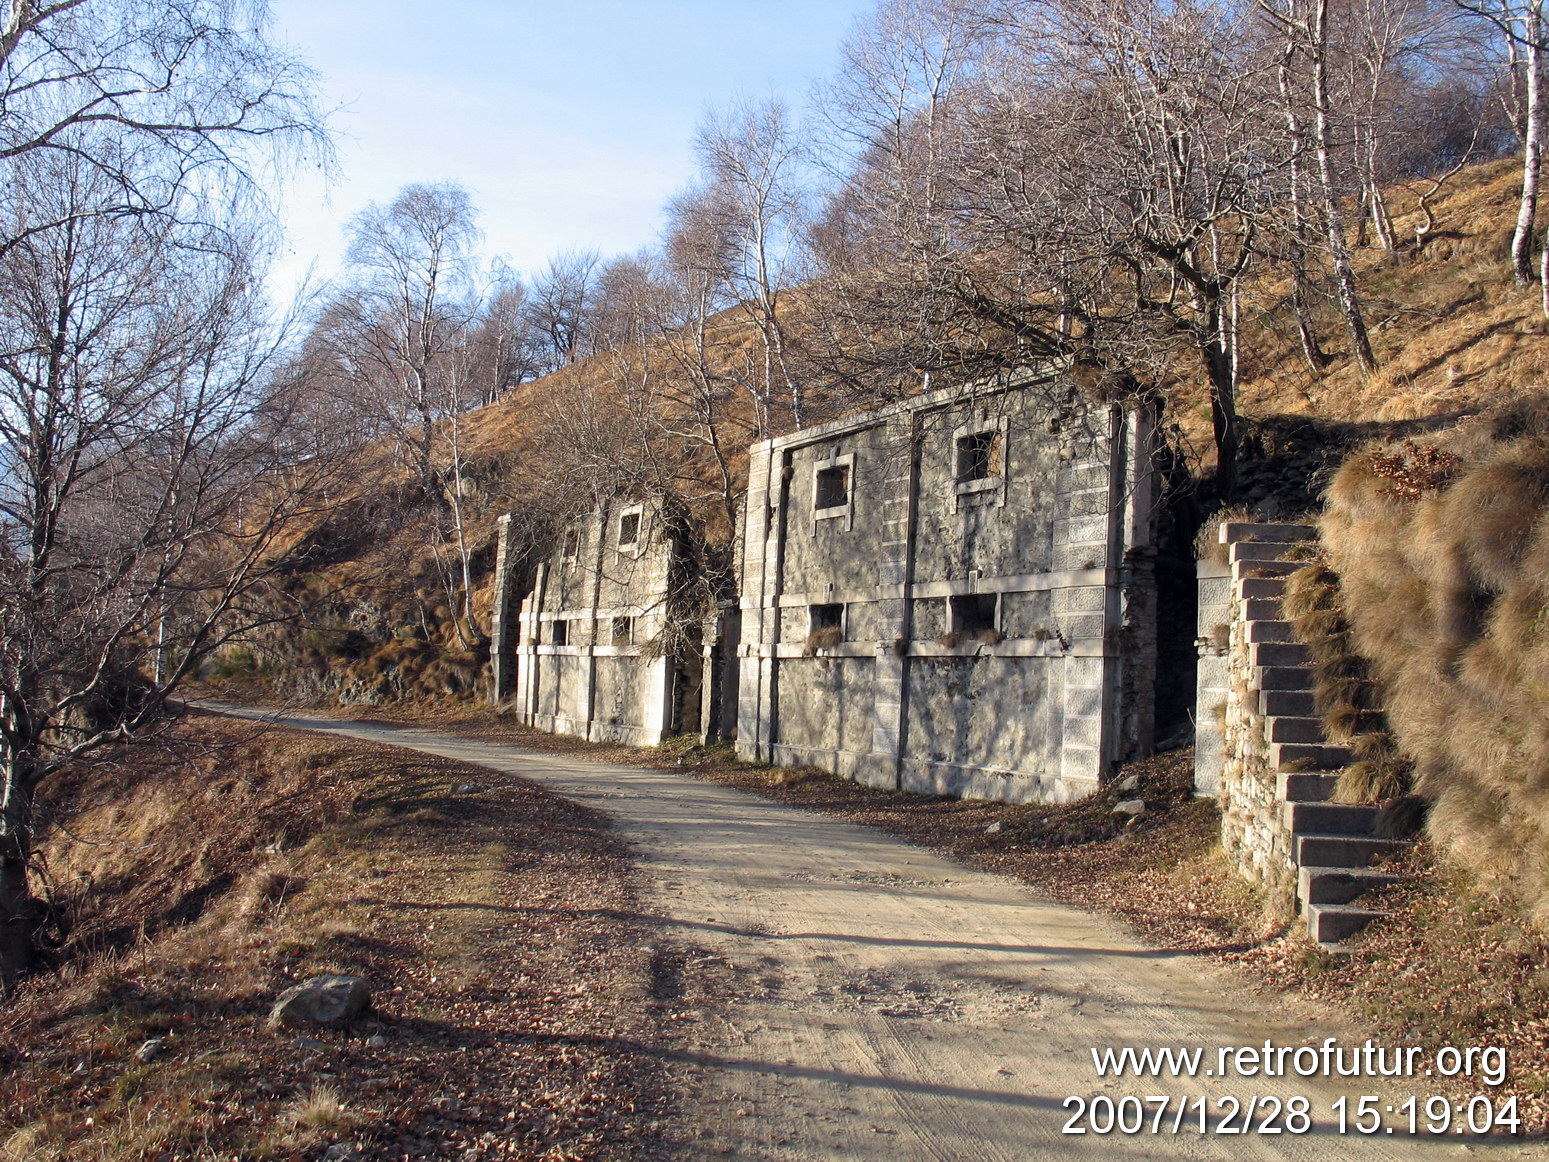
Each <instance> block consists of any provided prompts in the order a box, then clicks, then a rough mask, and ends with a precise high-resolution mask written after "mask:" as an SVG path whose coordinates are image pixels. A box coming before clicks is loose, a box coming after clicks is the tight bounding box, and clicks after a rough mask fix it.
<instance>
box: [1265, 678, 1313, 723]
mask: <svg viewBox="0 0 1549 1162" xmlns="http://www.w3.org/2000/svg"><path fill="white" fill-rule="evenodd" d="M1308 673H1311V671H1308ZM1259 713H1260V714H1262V715H1263V716H1264V717H1265V718H1277V717H1280V716H1281V715H1288V716H1291V717H1295V718H1316V717H1317V714H1318V706H1317V699H1316V698H1314V697H1313V696H1312V691H1311V690H1264V689H1260V690H1259Z"/></svg>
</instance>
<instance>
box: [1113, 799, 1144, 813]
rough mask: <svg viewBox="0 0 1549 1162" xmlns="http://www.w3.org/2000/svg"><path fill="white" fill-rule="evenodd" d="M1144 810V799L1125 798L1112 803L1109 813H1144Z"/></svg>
mask: <svg viewBox="0 0 1549 1162" xmlns="http://www.w3.org/2000/svg"><path fill="white" fill-rule="evenodd" d="M1145 811H1146V801H1145V800H1144V799H1125V800H1124V801H1123V802H1122V803H1116V804H1115V805H1114V808H1113V811H1112V812H1110V814H1113V815H1144V814H1145Z"/></svg>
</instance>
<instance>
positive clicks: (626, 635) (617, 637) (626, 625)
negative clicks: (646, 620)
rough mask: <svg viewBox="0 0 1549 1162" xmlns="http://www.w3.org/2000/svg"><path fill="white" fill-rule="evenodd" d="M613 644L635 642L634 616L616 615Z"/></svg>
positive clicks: (628, 644) (619, 644) (622, 644)
mask: <svg viewBox="0 0 1549 1162" xmlns="http://www.w3.org/2000/svg"><path fill="white" fill-rule="evenodd" d="M613 644H614V645H616V646H631V645H634V644H635V619H634V618H632V617H615V618H614V619H613Z"/></svg>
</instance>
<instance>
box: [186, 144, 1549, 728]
mask: <svg viewBox="0 0 1549 1162" xmlns="http://www.w3.org/2000/svg"><path fill="white" fill-rule="evenodd" d="M1519 182H1520V167H1519V165H1518V164H1517V163H1516V162H1514V161H1513V160H1511V159H1505V160H1501V161H1496V162H1490V163H1487V164H1484V165H1479V166H1475V167H1472V168H1470V169H1466V170H1464V171H1462V172H1460V173H1459V174H1457V175H1455V176H1454V177H1453V178H1452V179H1451V180H1450V181H1449V182H1447V184H1446V185H1445V186H1444V187H1443V188H1442V189H1441V190H1440V191H1439V192H1436V193H1434V194H1433V195H1432V196H1431V197H1430V198H1429V204H1430V210H1431V214H1432V215H1433V218H1434V223H1435V225H1434V227H1433V228H1432V229H1431V230H1430V232H1429V233H1428V235H1427V236H1426V241H1425V245H1424V246H1423V248H1421V249H1420V250H1418V252H1417V251H1416V249H1415V247H1414V245H1413V238H1414V234H1415V229H1416V226H1417V225H1418V224H1419V223H1421V222H1422V220H1423V219H1422V216H1421V214H1420V212H1419V211H1418V209H1417V208H1416V205H1417V201H1418V197H1419V195H1420V194H1421V193H1423V192H1427V191H1429V190H1430V188H1431V186H1432V185H1433V183H1431V182H1429V181H1423V180H1422V181H1415V182H1411V183H1408V184H1407V185H1404V186H1401V187H1399V188H1396V189H1393V190H1391V191H1389V197H1390V201H1391V204H1392V207H1393V210H1394V213H1395V223H1396V228H1397V233H1398V237H1399V238H1400V240H1401V242H1403V243H1404V246H1403V247H1402V248H1401V249H1400V250H1398V251H1396V252H1383V251H1380V250H1377V249H1374V248H1370V247H1368V248H1362V249H1359V250H1357V251H1356V258H1357V262H1358V274H1359V276H1360V280H1361V282H1360V285H1361V288H1362V293H1363V294H1364V296H1365V298H1366V305H1367V311H1368V317H1369V322H1370V326H1371V331H1372V336H1373V342H1374V346H1375V349H1376V352H1377V355H1378V358H1379V367H1378V370H1377V371H1376V372H1375V373H1374V374H1373V375H1371V376H1369V377H1363V376H1362V374H1361V372H1360V369H1359V367H1358V366H1357V365H1356V364H1355V362H1354V360H1353V359H1351V358H1350V357H1349V356H1348V354H1347V353H1346V352H1344V351H1343V350H1342V348H1341V346H1340V342H1341V339H1340V331H1339V327H1338V319H1337V316H1336V314H1335V310H1334V307H1333V305H1332V303H1331V302H1325V303H1323V304H1321V306H1320V307H1319V308H1318V309H1317V312H1316V315H1317V322H1318V324H1319V330H1320V339H1321V341H1322V343H1323V346H1324V349H1325V351H1326V353H1327V354H1328V355H1329V357H1330V361H1329V363H1328V365H1327V366H1325V367H1322V368H1317V369H1315V368H1313V367H1312V366H1311V365H1309V363H1308V362H1307V361H1306V360H1305V359H1304V358H1303V357H1302V356H1301V354H1300V352H1299V349H1298V346H1297V339H1296V329H1295V325H1294V322H1293V320H1292V316H1291V313H1290V309H1289V306H1288V305H1287V296H1288V288H1287V286H1286V285H1285V283H1284V282H1283V281H1280V280H1276V279H1265V278H1259V279H1249V280H1247V281H1246V283H1245V288H1246V290H1245V293H1244V295H1243V299H1242V302H1241V304H1240V320H1241V323H1240V325H1241V336H1240V343H1239V352H1240V354H1239V381H1240V382H1239V411H1240V415H1241V420H1242V425H1243V431H1244V439H1243V457H1242V463H1241V483H1240V488H1239V494H1238V497H1237V501H1238V503H1239V504H1241V505H1243V506H1245V507H1246V508H1248V509H1249V510H1252V511H1256V512H1258V513H1260V514H1261V515H1264V516H1268V517H1272V518H1273V517H1285V516H1292V515H1296V514H1298V513H1302V512H1305V511H1307V510H1308V509H1310V508H1312V507H1313V506H1314V505H1315V503H1316V501H1317V497H1318V495H1319V493H1320V491H1321V488H1322V487H1323V485H1324V483H1325V482H1326V480H1327V478H1328V475H1329V473H1330V472H1331V471H1332V469H1333V468H1334V467H1335V466H1336V465H1337V464H1338V462H1339V461H1340V460H1341V459H1342V458H1343V456H1344V455H1345V453H1346V452H1347V451H1348V450H1349V449H1350V448H1351V447H1352V446H1353V445H1355V444H1356V443H1359V442H1361V441H1364V440H1367V439H1370V438H1373V437H1376V436H1379V435H1384V434H1400V433H1412V432H1417V431H1424V430H1429V429H1434V428H1436V427H1438V426H1444V425H1446V424H1449V423H1452V422H1454V421H1456V420H1457V419H1458V418H1460V417H1462V416H1465V415H1469V414H1472V413H1474V412H1477V411H1479V410H1481V409H1482V408H1484V407H1487V406H1489V405H1491V404H1493V403H1497V402H1500V401H1502V400H1504V399H1510V398H1514V397H1516V396H1518V395H1520V394H1522V393H1524V392H1526V391H1528V390H1529V389H1531V388H1532V387H1533V386H1535V385H1537V384H1538V383H1540V382H1542V380H1543V378H1544V375H1545V370H1546V357H1545V353H1544V350H1543V345H1542V342H1541V340H1542V338H1543V336H1544V333H1545V324H1544V320H1543V317H1542V314H1541V311H1540V309H1539V305H1538V292H1537V289H1536V288H1529V289H1527V290H1519V289H1518V288H1516V287H1514V286H1513V284H1512V281H1511V276H1510V271H1509V268H1508V265H1507V262H1506V249H1507V242H1508V240H1509V237H1510V228H1511V222H1512V220H1513V216H1514V214H1515V208H1516V193H1517V188H1518V183H1519ZM788 301H790V303H791V305H790V306H789V307H788V309H789V311H790V312H791V319H792V320H793V322H792V324H791V331H792V341H793V345H796V346H799V344H800V341H801V325H800V324H801V319H802V317H803V312H804V310H805V309H806V308H805V306H804V304H803V300H802V294H801V292H797V293H795V294H794V295H792V296H790V297H789V300H788ZM753 346H754V344H753V336H752V334H751V327H750V324H748V323H747V321H746V320H745V319H741V318H739V317H738V316H737V315H736V314H735V312H728V313H727V314H725V315H722V316H720V317H718V318H717V319H716V320H715V321H714V326H712V327H711V328H709V329H708V330H707V332H706V335H705V337H704V340H703V342H702V343H701V342H699V341H698V340H697V337H694V336H686V335H684V336H669V337H667V338H664V339H661V340H658V341H657V342H656V343H655V344H654V345H651V346H648V347H645V348H640V347H629V348H622V349H619V350H616V351H609V352H604V353H602V354H600V355H594V356H591V357H589V358H587V359H583V360H581V361H579V362H577V363H576V364H574V365H572V366H570V367H567V368H565V369H564V370H562V371H560V372H558V373H556V374H554V375H550V376H548V377H545V378H543V379H540V380H538V381H536V382H533V383H530V384H526V385H523V386H522V387H520V388H518V389H516V390H514V391H513V392H511V393H510V394H509V395H507V396H506V397H505V398H503V399H501V400H499V401H498V402H496V403H494V404H492V405H490V406H487V407H484V408H481V409H479V410H477V411H473V412H470V413H468V414H466V415H465V416H463V417H461V418H460V420H459V421H458V422H457V424H456V427H455V430H454V429H453V427H452V425H450V424H449V423H447V422H443V424H442V434H443V439H444V440H445V441H446V442H447V443H448V445H451V444H452V443H453V442H454V437H455V446H456V451H457V455H458V457H459V466H458V467H459V478H460V480H461V485H460V488H461V496H460V498H459V500H458V504H457V506H456V511H455V513H454V512H449V510H448V507H447V504H446V502H445V501H444V500H443V501H440V502H438V501H435V500H429V499H427V498H425V497H424V496H422V495H419V494H418V493H416V491H415V490H414V489H413V488H411V487H409V477H408V473H407V472H406V471H405V470H404V469H402V468H401V467H400V466H399V465H398V464H397V463H396V462H395V460H394V459H393V456H392V454H391V449H390V448H388V447H385V446H380V445H377V446H372V447H369V448H367V449H366V450H365V451H364V452H363V453H360V454H358V456H357V460H356V464H355V466H354V468H353V469H352V470H351V473H350V475H351V477H352V478H353V480H354V484H353V485H352V487H351V488H350V489H349V490H347V492H346V493H345V494H343V495H341V496H339V497H338V498H337V500H336V503H335V505H334V507H333V510H332V515H331V517H330V519H328V520H327V521H326V522H325V523H324V524H322V525H320V526H318V527H316V528H315V529H314V530H313V531H312V532H311V533H310V534H309V535H307V536H306V537H305V538H303V540H302V541H301V543H300V544H299V545H298V547H297V551H296V552H295V554H294V555H295V561H296V564H295V567H294V570H293V580H292V593H293V596H295V597H296V598H297V599H299V600H300V601H302V602H303V603H305V604H306V606H307V608H308V622H307V626H306V628H305V629H304V630H302V631H301V632H299V633H294V632H289V631H287V632H284V633H280V634H275V635H271V636H270V637H268V638H267V639H265V640H262V641H259V642H256V643H254V649H255V650H256V654H255V653H250V652H244V651H241V650H239V651H237V652H236V653H235V654H234V655H233V656H232V657H231V658H230V659H229V660H228V663H227V664H225V665H223V667H222V668H221V672H220V673H219V674H217V675H216V676H217V677H220V678H225V679H234V678H235V679H244V678H255V677H256V678H261V679H270V680H272V683H273V685H274V686H275V687H276V688H277V689H278V691H279V692H280V693H282V694H284V695H286V696H288V697H292V698H298V699H300V700H302V701H306V702H312V703H316V702H320V701H330V700H334V699H337V698H342V699H344V700H346V701H349V702H380V701H383V700H395V699H400V698H410V699H415V698H441V697H457V698H463V697H474V698H477V697H479V696H480V694H481V692H482V688H483V682H484V675H485V666H486V662H487V643H486V642H485V640H484V634H485V632H486V631H487V628H488V615H489V609H490V600H491V570H492V568H493V563H494V544H495V522H496V520H497V518H498V517H499V516H500V515H502V514H503V513H506V512H512V513H515V514H516V525H517V531H518V537H519V548H521V549H523V550H524V551H525V552H527V553H533V554H541V553H542V552H544V551H546V549H547V547H548V545H549V544H550V543H551V541H550V538H551V537H552V535H553V528H554V526H555V522H556V521H559V520H563V519H565V518H567V517H569V516H572V515H575V514H578V513H582V512H586V511H589V510H590V509H591V508H592V507H593V506H595V504H596V503H598V501H599V499H600V498H602V497H604V496H607V495H610V494H619V493H629V492H636V493H638V492H640V491H649V490H666V491H668V492H670V493H672V494H675V495H678V496H680V497H681V498H682V499H683V500H684V503H685V504H686V505H687V506H688V507H689V509H690V511H691V512H692V514H693V516H694V519H695V520H696V521H697V522H698V524H699V525H700V527H701V528H702V529H703V535H704V537H705V538H706V539H707V540H708V541H710V542H712V543H721V544H724V543H726V542H727V541H728V540H729V539H730V537H731V536H732V534H733V527H732V526H733V516H732V513H733V512H734V511H735V506H736V503H737V501H738V499H739V498H740V495H741V491H742V488H743V486H744V481H743V476H744V474H745V470H746V458H745V451H746V447H747V445H748V443H749V441H750V440H751V439H752V438H753V436H754V435H755V434H756V425H755V424H754V422H753V418H752V416H751V415H750V411H749V407H750V405H749V403H748V398H747V396H746V393H745V392H742V393H741V394H739V390H738V389H737V388H736V384H737V383H738V382H739V381H740V380H739V377H740V376H742V372H743V370H745V365H746V363H747V361H748V360H749V359H751V358H752V353H753ZM1173 374H1174V376H1175V380H1174V382H1173V383H1172V385H1171V386H1170V387H1169V388H1168V402H1167V405H1166V407H1167V412H1166V417H1165V431H1166V437H1167V441H1168V445H1169V447H1170V449H1171V452H1172V465H1173V467H1172V470H1171V471H1170V474H1169V481H1168V484H1169V500H1170V507H1169V511H1170V513H1171V527H1170V530H1169V534H1168V535H1169V537H1170V540H1169V544H1168V546H1164V549H1166V548H1168V547H1170V548H1171V552H1170V553H1167V552H1164V557H1168V556H1170V557H1171V559H1172V560H1173V561H1174V563H1175V565H1174V567H1182V566H1183V565H1186V564H1187V551H1186V548H1185V546H1186V545H1187V544H1188V542H1189V541H1190V540H1191V538H1192V536H1193V532H1194V530H1195V528H1197V527H1198V525H1199V523H1200V522H1201V521H1202V520H1203V519H1204V517H1205V516H1206V515H1207V514H1208V513H1209V512H1210V511H1211V510H1213V509H1214V508H1215V507H1216V506H1217V504H1218V501H1217V500H1216V499H1215V498H1214V490H1213V485H1212V483H1211V479H1212V470H1213V457H1214V453H1213V446H1212V442H1211V428H1210V411H1209V403H1208V398H1207V396H1206V394H1205V387H1204V384H1203V380H1202V378H1201V377H1200V376H1199V375H1198V374H1197V373H1196V372H1195V370H1194V364H1193V363H1192V362H1189V361H1187V360H1186V359H1184V358H1182V357H1180V359H1179V361H1178V362H1176V363H1175V365H1174V372H1173ZM712 382H713V383H716V384H719V385H720V387H719V388H718V389H717V390H719V391H720V392H721V395H720V396H718V397H717V399H716V401H714V406H713V407H712V406H710V405H707V404H704V401H703V399H702V398H701V397H700V396H697V395H696V393H695V392H696V386H697V387H700V388H703V387H705V386H706V385H707V384H710V383H712ZM728 385H730V386H728ZM846 406H850V407H853V406H856V405H855V404H853V403H851V404H848V405H847V404H846V402H845V397H843V396H827V397H824V396H822V395H821V394H820V395H819V396H818V397H817V398H815V399H814V400H813V401H811V410H812V414H813V415H814V416H816V417H819V418H822V417H824V416H827V415H832V414H834V413H835V412H836V411H842V410H843V409H844V408H845V407H846ZM696 408H697V409H699V410H697V411H696ZM647 421H649V422H647ZM769 423H770V424H771V425H772V427H771V428H770V430H772V431H775V432H778V431H781V430H786V429H788V428H789V427H790V424H791V419H790V415H789V412H788V409H787V410H786V411H785V412H778V411H777V412H775V413H771V415H770V416H769ZM711 431H713V432H714V434H715V441H716V443H717V446H715V447H713V448H712V447H711V445H710V442H709V441H708V440H706V439H705V438H704V437H705V434H706V433H707V432H711ZM454 517H455V518H456V519H455V520H454V519H453V518H454ZM452 526H456V528H457V529H459V530H460V542H459V540H458V539H456V538H455V537H454V536H453V533H452V532H449V528H450V527H452ZM464 559H465V560H466V564H467V569H468V576H469V578H470V579H471V581H472V589H473V592H472V594H471V599H469V600H467V602H466V605H464V598H463V596H462V595H461V594H460V584H461V578H460V573H461V570H462V566H463V563H464ZM1165 567H1166V566H1165V565H1164V568H1165ZM1164 580H1165V579H1164ZM1183 580H1184V582H1187V583H1189V584H1191V583H1192V575H1190V577H1189V578H1185V579H1183ZM1182 583H1183V582H1180V584H1182ZM469 611H471V614H472V616H471V617H469V616H468V612H469ZM265 684H268V683H265Z"/></svg>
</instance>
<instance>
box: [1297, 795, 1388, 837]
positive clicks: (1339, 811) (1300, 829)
mask: <svg viewBox="0 0 1549 1162" xmlns="http://www.w3.org/2000/svg"><path fill="white" fill-rule="evenodd" d="M1380 810H1381V808H1380V807H1362V806H1356V805H1353V804H1350V803H1282V804H1281V805H1280V818H1281V820H1282V821H1283V822H1284V823H1285V827H1286V830H1287V831H1289V832H1290V833H1291V834H1292V835H1360V836H1370V835H1371V833H1372V827H1373V825H1374V824H1375V823H1376V822H1377V812H1378V811H1380Z"/></svg>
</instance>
